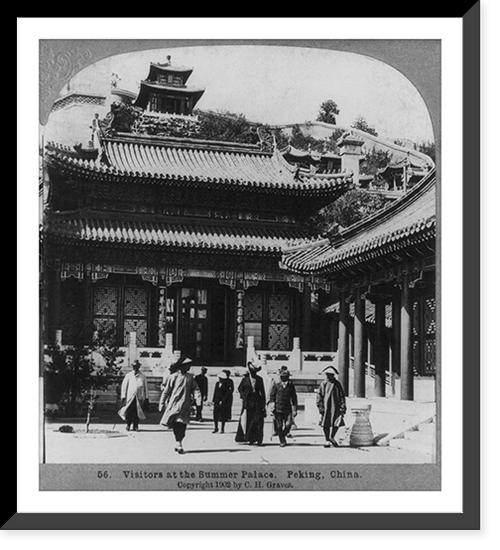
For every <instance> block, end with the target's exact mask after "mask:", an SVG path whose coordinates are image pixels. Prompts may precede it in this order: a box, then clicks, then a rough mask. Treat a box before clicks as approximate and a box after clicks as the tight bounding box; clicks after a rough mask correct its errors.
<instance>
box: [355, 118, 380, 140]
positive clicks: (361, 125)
mask: <svg viewBox="0 0 500 550" xmlns="http://www.w3.org/2000/svg"><path fill="white" fill-rule="evenodd" d="M351 128H355V129H356V130H361V131H362V132H366V133H367V134H371V135H372V136H375V137H376V136H378V132H377V131H376V130H375V128H374V127H373V126H370V125H369V124H368V122H366V120H365V118H364V117H362V116H358V118H356V120H355V121H354V122H353V123H352V124H351Z"/></svg>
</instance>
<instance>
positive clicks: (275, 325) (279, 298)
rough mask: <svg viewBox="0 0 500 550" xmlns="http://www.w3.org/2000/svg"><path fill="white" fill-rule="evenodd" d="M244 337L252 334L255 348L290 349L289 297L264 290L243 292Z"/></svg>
mask: <svg viewBox="0 0 500 550" xmlns="http://www.w3.org/2000/svg"><path fill="white" fill-rule="evenodd" d="M244 316H245V338H247V337H248V336H253V337H254V340H255V348H256V349H268V350H273V351H280V350H289V349H290V322H291V297H290V295H289V294H284V293H283V294H271V293H266V292H248V293H245V300H244Z"/></svg>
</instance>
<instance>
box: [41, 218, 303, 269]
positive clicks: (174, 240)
mask: <svg viewBox="0 0 500 550" xmlns="http://www.w3.org/2000/svg"><path fill="white" fill-rule="evenodd" d="M46 234H47V235H48V236H49V238H52V239H55V240H57V241H58V242H65V243H66V244H73V245H81V246H85V245H90V246H100V245H109V246H119V247H134V248H143V249H155V250H158V251H166V250H170V251H180V250H185V251H186V250H190V251H193V252H200V253H204V252H208V253H219V252H220V253H228V252H230V253H234V254H263V255H271V256H274V257H276V258H279V257H280V255H281V250H282V247H283V246H284V245H285V244H286V243H287V242H289V241H292V240H294V239H296V238H298V237H299V236H300V232H298V231H293V230H291V231H284V230H276V231H273V230H269V229H267V230H266V229H253V228H252V229H248V228H247V229H245V228H238V229H233V228H227V227H225V228H224V227H210V226H203V225H200V226H196V225H187V224H170V223H160V222H144V221H138V220H128V221H124V220H121V221H120V220H118V221H117V220H111V219H95V218H71V217H67V216H64V215H63V216H58V215H53V216H52V217H50V218H49V219H48V220H47V223H46Z"/></svg>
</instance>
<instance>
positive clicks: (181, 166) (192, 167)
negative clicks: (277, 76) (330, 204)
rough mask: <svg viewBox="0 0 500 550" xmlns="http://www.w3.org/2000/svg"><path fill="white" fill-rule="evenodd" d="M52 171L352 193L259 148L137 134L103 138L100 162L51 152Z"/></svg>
mask: <svg viewBox="0 0 500 550" xmlns="http://www.w3.org/2000/svg"><path fill="white" fill-rule="evenodd" d="M47 155H48V162H49V164H50V165H52V166H55V167H58V168H59V169H61V170H64V171H67V172H69V173H73V174H75V175H78V176H80V177H82V178H88V179H92V180H96V179H100V178H105V179H107V180H110V179H114V180H115V181H116V180H123V179H126V180H127V181H137V182H138V183H139V182H143V183H152V184H157V185H165V186H172V185H179V184H181V185H182V186H183V187H197V188H200V187H202V188H204V189H223V190H240V191H260V192H262V191H264V192H268V193H276V194H282V195H290V194H291V195H299V196H311V197H325V198H328V197H333V198H336V197H337V196H339V194H342V193H344V192H346V191H347V190H348V188H349V186H350V184H351V183H352V175H351V174H350V173H345V172H344V173H336V174H326V175H325V174H316V175H314V174H313V175H311V176H303V175H302V176H301V175H300V174H299V173H298V172H297V169H296V167H295V166H293V165H291V164H289V163H288V162H287V161H286V160H285V159H284V157H283V155H282V154H281V153H280V152H279V151H278V150H275V151H274V153H269V152H263V151H261V150H260V149H259V148H258V147H257V146H247V145H245V144H238V143H229V142H214V141H205V140H196V139H187V138H178V139H175V138H160V137H152V136H144V137H143V136H140V135H133V134H116V135H115V136H113V137H101V155H100V157H99V158H98V159H96V160H91V159H82V158H75V157H74V156H72V155H69V154H67V153H66V152H65V151H61V150H57V149H51V150H48V151H47Z"/></svg>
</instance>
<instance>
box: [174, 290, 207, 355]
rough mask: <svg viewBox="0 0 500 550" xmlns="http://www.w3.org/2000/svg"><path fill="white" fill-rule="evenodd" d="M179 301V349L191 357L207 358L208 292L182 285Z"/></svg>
mask: <svg viewBox="0 0 500 550" xmlns="http://www.w3.org/2000/svg"><path fill="white" fill-rule="evenodd" d="M180 302H181V303H180V327H179V328H180V335H179V336H180V338H179V346H180V349H181V351H182V352H183V353H184V354H186V355H188V356H189V357H191V358H192V359H197V360H200V359H207V352H208V292H207V290H206V289H198V288H186V287H184V288H182V289H181V296H180Z"/></svg>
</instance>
